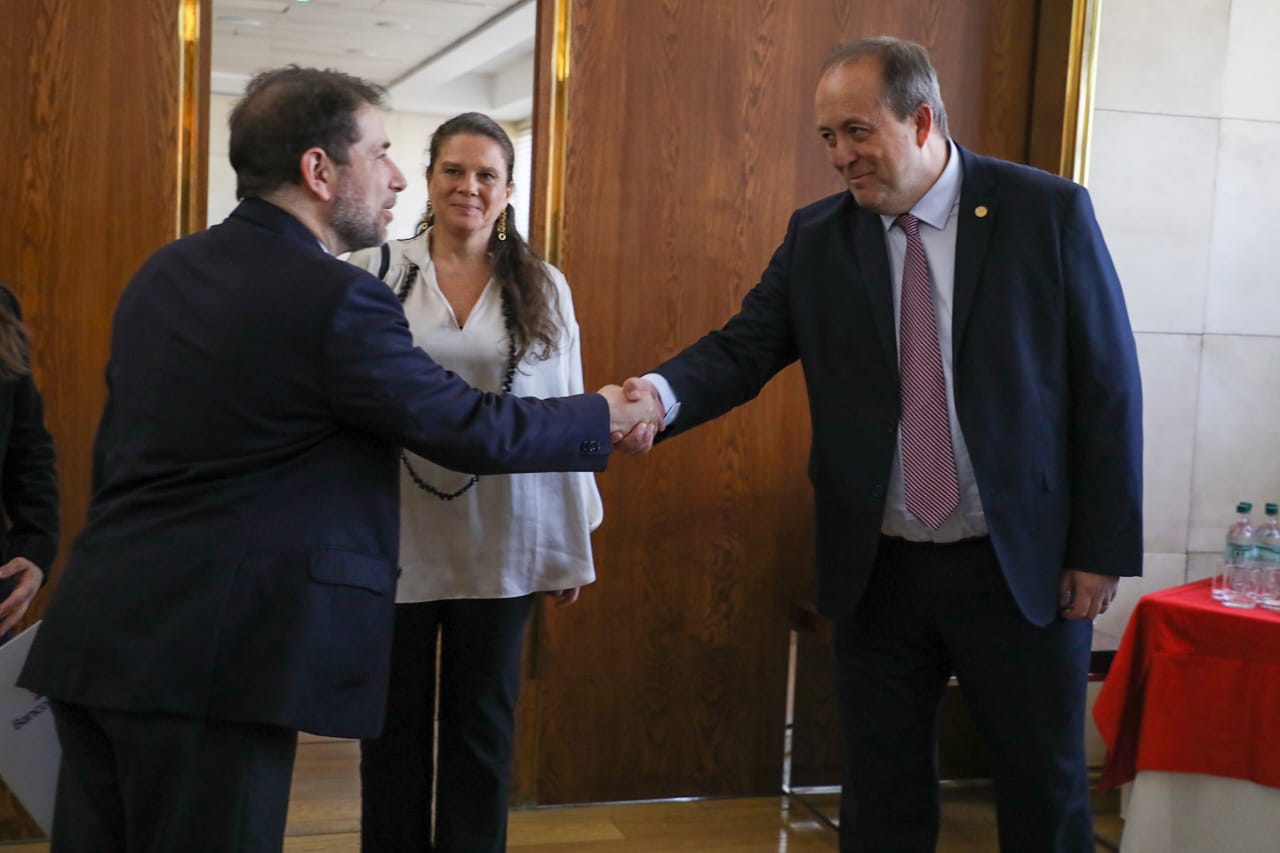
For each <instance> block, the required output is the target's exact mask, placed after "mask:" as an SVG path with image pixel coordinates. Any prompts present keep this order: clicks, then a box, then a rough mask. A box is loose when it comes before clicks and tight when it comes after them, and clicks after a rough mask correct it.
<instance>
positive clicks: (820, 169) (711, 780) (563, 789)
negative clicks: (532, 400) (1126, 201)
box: [517, 0, 1065, 803]
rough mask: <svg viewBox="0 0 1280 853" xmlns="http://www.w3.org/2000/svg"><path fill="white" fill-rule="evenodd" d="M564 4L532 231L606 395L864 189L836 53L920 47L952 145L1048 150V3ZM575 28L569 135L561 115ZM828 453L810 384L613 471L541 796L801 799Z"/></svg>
mask: <svg viewBox="0 0 1280 853" xmlns="http://www.w3.org/2000/svg"><path fill="white" fill-rule="evenodd" d="M558 2H559V3H560V4H561V5H564V4H567V6H565V11H566V12H567V19H566V18H561V19H558V18H557V14H556V11H555V9H556V6H557V2H554V0H544V2H543V4H542V9H541V14H540V33H539V44H538V67H539V71H540V78H539V84H538V98H539V111H538V116H537V120H536V123H535V151H536V152H538V172H539V174H540V176H541V178H547V177H548V176H549V178H550V180H551V181H552V182H553V185H552V187H551V192H550V194H548V187H547V186H545V185H543V184H542V183H541V180H539V181H535V205H534V210H535V214H534V228H533V230H534V234H535V237H536V236H538V235H543V236H547V237H549V238H550V240H549V245H550V246H551V247H552V249H553V254H555V253H558V254H556V257H555V258H553V259H555V260H557V261H558V262H559V264H560V265H561V267H562V268H563V270H564V272H565V273H566V275H567V276H568V279H569V282H570V285H571V286H572V288H573V293H574V299H575V303H576V305H577V312H578V317H579V320H580V322H581V326H582V334H583V354H584V359H585V363H586V375H587V386H588V388H596V387H599V386H600V385H602V384H605V383H607V382H620V381H621V380H622V379H624V378H625V377H627V376H630V375H633V374H639V373H641V372H643V371H645V370H647V369H649V368H651V367H652V366H654V365H655V364H657V363H658V362H659V361H661V360H662V359H663V358H665V357H668V356H670V355H672V354H674V353H676V352H678V351H679V350H680V349H681V348H682V347H683V346H684V345H686V344H687V343H689V342H691V341H693V340H694V339H696V338H697V337H698V336H700V335H702V334H703V333H705V332H706V331H708V330H709V329H711V328H714V327H717V326H719V325H720V324H721V323H723V322H724V320H726V319H727V318H728V317H729V316H730V315H731V314H732V313H733V312H734V311H735V310H736V308H737V306H738V304H739V302H740V300H741V299H742V296H743V295H744V294H745V293H746V292H747V290H748V289H749V288H750V287H751V286H752V285H753V284H754V283H755V282H756V281H757V277H758V275H759V273H760V271H761V270H762V269H763V268H764V265H765V263H766V262H767V260H768V258H769V256H770V254H771V253H772V252H773V250H774V248H775V247H776V246H777V245H778V243H779V242H780V241H781V239H782V236H783V234H784V230H785V227H786V223H787V219H788V217H789V216H790V214H791V212H792V211H793V210H794V209H795V208H797V207H799V206H801V205H804V204H806V203H808V202H810V201H813V200H816V199H818V198H820V197H822V196H825V195H827V194H830V193H832V192H837V191H839V190H841V189H842V188H843V187H842V184H841V182H840V181H839V179H838V177H837V176H836V175H835V174H834V173H833V172H832V171H831V169H830V167H829V166H828V164H827V162H826V157H825V152H824V151H823V149H822V146H821V144H820V142H819V140H818V136H817V133H816V131H815V129H814V120H813V115H812V99H813V90H814V86H815V84H816V82H817V73H818V67H819V65H820V63H821V61H822V60H823V58H825V56H826V55H827V54H828V53H829V52H830V51H831V50H833V49H834V48H835V47H837V46H838V45H839V44H841V43H844V42H846V41H849V40H852V39H854V38H857V37H859V36H863V35H871V34H877V33H893V34H896V35H900V36H903V37H906V38H910V39H913V40H916V41H919V42H922V43H923V44H925V45H926V46H927V47H929V48H930V50H931V52H932V55H933V58H934V61H935V63H936V65H937V67H938V70H939V74H940V77H941V80H942V93H943V97H944V99H945V100H946V103H947V106H948V112H949V114H950V117H951V128H952V133H953V134H954V136H955V137H956V138H957V139H958V140H960V141H961V142H962V143H964V144H965V145H967V146H969V147H971V148H973V149H975V150H977V151H980V152H984V153H989V154H993V155H996V156H1000V157H1005V158H1008V159H1011V160H1018V161H1026V160H1028V158H1029V156H1030V154H1031V141H1030V140H1031V134H1032V127H1033V125H1034V124H1035V121H1036V116H1035V113H1034V110H1033V103H1032V102H1033V89H1034V88H1035V82H1036V80H1035V76H1036V46H1037V36H1038V30H1037V27H1038V25H1039V21H1038V13H1039V9H1038V6H1039V3H1038V2H1037V0H966V2H964V3H957V2H952V0H896V2H892V3H889V2H881V3H866V2H858V0H558ZM558 20H560V22H561V23H565V22H566V20H567V28H566V29H565V34H567V35H568V37H569V49H568V54H567V59H568V65H567V69H568V76H567V79H565V80H564V83H563V88H562V90H561V91H560V94H561V95H563V96H564V97H565V98H566V99H567V100H566V101H565V102H564V107H563V109H564V117H565V121H564V124H563V125H562V126H558V125H557V124H556V121H555V118H556V107H555V105H554V104H552V103H551V99H550V97H549V96H550V95H551V94H552V92H553V90H554V89H555V87H556V85H557V81H556V73H557V69H560V68H563V66H558V65H557V64H556V62H557V56H556V39H555V38H554V33H555V29H556V25H557V21H558ZM1042 53H1043V52H1042ZM1064 53H1065V51H1064ZM1054 118H1055V117H1052V116H1051V117H1050V120H1051V121H1052V120H1054ZM1060 119H1061V115H1060V113H1059V114H1058V115H1057V116H1056V120H1059V121H1060ZM1059 130H1060V127H1059ZM557 134H563V136H562V140H563V146H564V148H563V151H564V155H563V159H560V158H559V157H558V155H557V154H556V150H557V149H556V147H555V143H556V139H555V137H556V135H557ZM1049 136H1052V134H1049ZM1050 147H1052V146H1050ZM561 169H562V172H561V171H560V170H561ZM561 175H562V178H561ZM538 193H541V195H540V196H539V195H537V194H538ZM560 194H562V195H560ZM558 199H559V201H558ZM560 202H562V204H561V203H560ZM548 206H550V207H551V208H552V212H551V214H550V215H548V214H547V212H546V210H547V207H548ZM557 208H558V209H559V214H558V215H559V218H560V222H559V227H557V223H556V222H555V221H554V219H555V218H556V215H557ZM808 441H809V424H808V415H807V407H806V402H805V394H804V388H803V385H802V382H801V376H800V374H799V371H798V369H797V368H796V367H794V366H793V367H792V368H790V369H788V370H787V371H786V372H784V373H783V374H782V375H781V376H779V377H778V378H776V379H775V380H774V381H773V382H772V383H771V384H770V385H769V386H768V387H767V388H766V389H765V391H764V392H763V393H762V394H761V395H760V398H759V399H757V400H756V401H754V402H752V403H750V404H749V405H747V406H745V407H742V408H740V409H738V410H737V411H735V412H733V413H731V414H729V415H727V416H726V417H724V418H721V419H720V420H719V421H717V422H714V423H712V424H708V425H706V426H704V427H702V428H700V429H698V430H695V431H694V432H692V433H690V434H689V435H687V436H682V437H680V438H678V439H676V440H673V441H672V442H670V443H669V444H665V445H663V446H660V447H659V448H658V449H656V450H655V451H654V453H653V454H652V455H651V456H649V457H648V458H645V459H640V460H633V459H629V458H615V459H614V460H612V461H611V463H610V467H609V471H608V472H607V473H605V474H603V475H602V476H601V477H600V483H601V487H602V490H603V493H604V501H605V522H604V525H603V527H602V528H601V529H600V530H599V531H598V532H597V534H596V535H595V538H594V545H595V553H596V564H597V570H598V574H599V580H598V581H597V582H596V583H595V584H594V585H592V586H590V587H588V588H587V589H586V590H584V592H583V595H582V600H581V602H580V603H579V604H578V605H576V606H575V607H573V608H570V609H568V610H563V611H556V612H547V613H544V614H540V616H539V618H538V619H537V620H536V622H537V624H536V625H535V632H534V634H535V636H534V637H533V640H534V644H533V645H534V650H533V654H532V658H533V667H532V671H531V676H532V677H531V678H530V679H529V681H528V683H527V688H526V691H525V694H524V700H523V702H524V704H523V707H522V726H523V728H522V732H521V744H522V748H521V757H520V761H519V762H518V765H517V767H518V779H519V785H518V794H519V796H520V798H522V799H524V800H526V801H536V802H541V803H565V802H584V801H605V800H626V799H639V798H654V797H673V796H684V795H702V796H707V795H720V794H759V793H768V792H776V791H777V790H778V786H779V779H780V772H781V762H782V746H783V740H782V739H783V710H784V700H785V690H786V668H787V652H788V630H789V627H790V613H791V608H792V605H793V603H795V602H797V601H802V600H805V599H807V598H809V597H810V596H811V592H810V584H811V578H812V560H813V547H812V543H811V538H812V500H811V495H810V488H809V484H808V480H807V477H806V471H805V467H806V463H807V452H808ZM815 665H816V666H819V667H820V666H825V661H819V662H818V663H816V664H814V663H813V662H812V661H810V663H809V664H808V666H807V670H808V671H812V670H813V668H814V666H815ZM804 671H806V668H805V667H802V673H803V672H804ZM803 688H804V685H802V690H801V693H802V694H805V693H806V691H805V690H804V689H803ZM810 692H811V691H810ZM818 716H819V717H821V714H819V715H818ZM818 749H819V750H820V747H818ZM829 757H830V756H829V755H815V756H812V758H813V760H814V761H815V762H817V763H821V762H822V761H823V760H826V759H828V758H829Z"/></svg>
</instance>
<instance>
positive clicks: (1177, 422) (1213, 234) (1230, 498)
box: [1088, 0, 1280, 635]
mask: <svg viewBox="0 0 1280 853" xmlns="http://www.w3.org/2000/svg"><path fill="white" fill-rule="evenodd" d="M1101 6H1102V9H1101V20H1100V28H1099V53H1098V71H1097V88H1096V93H1095V100H1094V105H1095V112H1094V116H1093V136H1092V159H1091V167H1090V174H1089V176H1088V186H1089V189H1090V192H1091V193H1092V194H1093V198H1094V202H1095V206H1096V208H1097V212H1098V218H1099V220H1100V222H1101V224H1102V229H1103V232H1104V233H1105V235H1106V238H1107V242H1108V244H1109V246H1110V248H1111V252H1112V255H1113V257H1114V259H1115V262H1116V266H1117V268H1118V269H1119V271H1120V277H1121V280H1122V281H1123V282H1124V287H1125V294H1126V297H1127V299H1128V303H1129V311H1130V314H1131V317H1132V321H1133V327H1134V331H1135V333H1136V335H1137V340H1138V354H1139V358H1140V360H1141V366H1142V379H1143V391H1144V401H1145V415H1144V422H1145V423H1144V427H1145V436H1146V449H1145V463H1144V464H1145V473H1146V490H1145V495H1146V496H1145V507H1144V512H1145V517H1146V519H1145V531H1144V541H1145V546H1146V547H1145V550H1146V559H1145V566H1144V570H1145V576H1144V577H1143V578H1141V579H1135V580H1127V581H1124V582H1122V583H1121V589H1120V596H1119V598H1118V599H1117V602H1116V606H1115V607H1113V608H1112V609H1111V610H1110V611H1109V612H1108V613H1107V614H1106V615H1105V616H1103V617H1101V618H1100V619H1099V620H1098V622H1097V627H1098V629H1099V631H1100V632H1105V633H1110V634H1116V635H1118V634H1119V633H1121V632H1122V631H1123V628H1124V625H1125V623H1126V622H1127V621H1128V618H1129V615H1130V613H1131V612H1132V608H1133V605H1134V603H1135V602H1136V601H1137V599H1138V597H1139V596H1141V595H1142V594H1144V593H1146V592H1151V591H1154V590H1157V589H1163V588H1165V587H1169V586H1174V585H1177V584H1180V583H1183V582H1185V581H1190V580H1195V579H1197V578H1201V577H1205V576H1207V575H1208V574H1209V573H1210V572H1211V571H1212V566H1213V562H1214V560H1215V559H1216V557H1217V556H1218V553H1219V552H1220V549H1221V547H1222V538H1223V535H1224V533H1225V530H1226V526H1227V524H1228V523H1229V522H1230V519H1231V517H1232V514H1233V509H1234V506H1235V503H1236V501H1238V500H1242V499H1243V500H1252V501H1253V503H1254V506H1255V518H1258V517H1260V516H1261V512H1262V504H1263V503H1265V502H1266V501H1278V500H1280V287H1278V286H1277V285H1278V284H1280V264H1278V263H1277V261H1276V259H1275V257H1276V256H1275V251H1276V246H1277V244H1278V243H1280V232H1278V231H1277V230H1276V228H1277V223H1280V86H1277V85H1276V83H1275V80H1276V79H1277V78H1280V52H1278V51H1276V50H1275V42H1276V41H1277V39H1280V4H1277V3H1275V2H1274V0H1104V2H1103V3H1102V4H1101Z"/></svg>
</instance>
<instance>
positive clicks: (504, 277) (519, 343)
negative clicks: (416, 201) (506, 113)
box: [422, 113, 562, 359]
mask: <svg viewBox="0 0 1280 853" xmlns="http://www.w3.org/2000/svg"><path fill="white" fill-rule="evenodd" d="M459 134H471V135H475V136H487V137H489V138H490V139H492V140H493V141H494V142H496V143H498V145H499V146H501V147H502V154H503V159H504V160H506V163H507V186H511V182H512V178H511V172H512V170H513V169H514V168H515V164H516V149H515V146H514V145H512V144H511V137H509V136H507V132H506V131H505V130H503V129H502V126H501V125H499V124H498V123H497V122H496V121H494V120H493V119H491V118H489V117H488V116H487V115H485V114H484V113H462V114H461V115H456V116H454V117H453V118H451V119H449V120H448V121H446V122H445V123H444V124H442V125H440V126H439V127H437V128H436V130H435V133H433V134H431V143H430V146H429V147H428V156H427V174H428V175H430V174H431V170H432V169H433V168H434V167H435V163H436V157H437V156H438V155H439V154H440V148H441V146H443V145H444V143H445V142H446V141H447V140H449V139H450V138H451V137H454V136H458V135H459ZM506 213H507V239H505V240H499V239H498V235H497V229H496V228H495V229H494V233H492V234H490V235H489V256H490V257H491V258H492V259H493V277H494V278H495V279H496V280H497V282H498V285H499V286H500V287H501V288H502V292H503V295H504V296H505V297H506V303H507V304H508V305H510V306H511V307H512V309H513V313H514V317H513V318H512V320H513V323H512V332H513V334H514V336H515V345H516V357H517V359H523V358H524V357H525V355H527V354H529V353H530V352H532V353H533V356H534V358H537V359H547V358H550V357H551V355H552V353H554V352H555V351H556V344H557V341H558V340H559V337H560V335H559V327H560V324H561V321H562V317H561V314H560V301H559V297H558V295H557V293H556V288H555V283H554V282H553V281H552V279H551V274H550V273H549V272H548V271H547V268H546V267H545V266H544V265H543V263H542V262H541V261H540V260H539V258H538V256H537V255H536V254H534V251H533V248H532V247H531V246H530V245H529V243H528V241H527V240H525V239H524V237H523V236H521V234H520V232H519V231H518V230H517V229H516V212H515V208H514V207H512V206H511V205H510V204H508V205H507V210H506ZM431 224H432V214H431V211H430V208H428V211H427V214H426V216H424V217H423V220H422V225H423V226H428V225H431Z"/></svg>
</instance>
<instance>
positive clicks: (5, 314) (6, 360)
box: [0, 284, 31, 380]
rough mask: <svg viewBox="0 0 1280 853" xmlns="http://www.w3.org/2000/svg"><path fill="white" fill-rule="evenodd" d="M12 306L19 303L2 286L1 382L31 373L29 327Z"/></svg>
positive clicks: (0, 316) (0, 320) (0, 313)
mask: <svg viewBox="0 0 1280 853" xmlns="http://www.w3.org/2000/svg"><path fill="white" fill-rule="evenodd" d="M10 304H13V305H14V306H16V305H17V304H18V303H17V301H16V300H15V299H14V297H13V294H12V292H11V291H10V290H9V289H8V288H7V287H5V286H4V285H3V284H0V380H10V379H17V378H18V377H19V376H26V375H27V374H28V373H30V372H31V367H30V365H28V364H27V347H28V345H29V341H30V339H29V337H28V336H27V327H26V326H24V325H22V318H21V317H19V316H18V314H17V313H16V312H15V311H14V310H13V309H12V308H10V307H9V305H10Z"/></svg>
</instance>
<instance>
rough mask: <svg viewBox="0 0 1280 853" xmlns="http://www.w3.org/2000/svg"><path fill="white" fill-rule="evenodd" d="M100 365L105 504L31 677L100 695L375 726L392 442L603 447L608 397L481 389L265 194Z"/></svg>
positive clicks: (393, 494) (100, 494)
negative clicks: (431, 353) (416, 336)
mask: <svg viewBox="0 0 1280 853" xmlns="http://www.w3.org/2000/svg"><path fill="white" fill-rule="evenodd" d="M107 380H108V385H109V399H108V403H107V406H106V410H105V412H104V414H103V418H102V423H101V425H100V428H99V434H98V438H97V442H96V445H95V451H94V478H95V489H94V497H93V501H92V505H91V507H90V513H89V520H88V523H87V526H86V528H85V530H84V532H83V533H82V534H81V536H80V537H79V538H78V539H77V541H76V543H75V546H74V549H73V552H72V555H71V559H70V562H69V564H68V567H67V571H66V574H65V577H64V578H63V580H62V582H61V585H60V588H59V590H58V593H57V595H56V597H55V599H54V601H53V603H52V605H51V607H50V609H49V612H48V615H47V617H46V621H45V625H44V626H43V628H42V630H41V634H40V637H39V638H38V642H37V644H36V646H35V647H34V648H33V650H32V654H31V657H30V658H29V660H28V663H27V666H26V669H25V671H24V673H23V677H22V683H23V684H25V685H26V686H28V687H30V688H32V689H35V690H39V691H41V692H44V693H46V694H48V695H50V696H53V697H55V698H58V699H63V700H65V701H70V702H75V703H79V704H83V705H89V706H94V707H102V708H110V709H117V710H138V711H160V712H172V713H177V714H186V715H196V716H208V717H213V718H217V719H225V720H232V721H243V722H263V723H271V724H276V725H284V726H288V727H291V728H299V729H305V730H308V731H314V732H319V733H324V734H333V735H341V736H347V737H358V736H367V735H371V734H374V733H376V732H377V731H378V729H379V728H380V726H381V719H382V709H383V703H384V698H385V690H386V675H387V672H386V670H387V665H388V656H389V643H390V636H391V635H390V628H391V622H392V613H393V601H394V594H393V593H394V587H395V578H396V564H395V560H396V553H397V537H398V511H399V503H398V501H399V496H398V477H397V471H396V465H397V448H398V447H399V446H400V445H404V446H407V447H409V448H410V449H412V450H413V451H414V452H417V453H420V454H422V455H424V456H427V457H430V458H432V459H433V460H435V461H437V462H440V463H441V464H443V465H446V466H448V467H451V468H455V469H457V470H462V471H474V472H477V473H482V474H483V473H492V472H499V471H531V470H598V469H600V468H603V467H604V464H605V461H606V459H607V453H608V449H609V442H608V418H607V416H606V412H605V410H606V406H605V403H604V401H603V399H602V398H600V397H599V396H596V395H582V396H579V397H574V398H565V399H564V400H561V401H548V402H542V401H522V400H517V399H515V398H511V397H503V396H500V395H492V394H483V393H481V392H478V391H474V390H472V389H471V388H469V387H468V386H467V385H466V384H465V383H463V382H462V381H461V380H459V379H458V378H457V377H455V376H453V375H452V374H450V373H447V372H446V371H444V370H442V369H441V368H440V367H438V366H437V365H436V364H435V363H434V362H432V361H431V360H430V359H429V358H428V357H427V356H426V355H425V354H424V353H422V351H421V350H418V349H415V348H414V346H413V344H412V341H411V339H410V336H409V332H408V328H407V325H406V324H405V322H404V317H403V314H402V312H401V311H400V308H399V305H398V304H397V303H396V302H395V299H394V297H393V296H392V295H391V293H390V291H389V290H388V289H387V288H386V287H385V286H384V285H383V284H382V283H381V282H379V281H378V280H377V279H375V278H374V277H372V276H370V275H369V274H367V273H365V272H364V271H362V270H359V269H357V268H355V267H353V266H350V265H348V264H346V263H343V262H342V261H339V260H337V259H336V258H333V257H330V256H329V255H327V254H326V253H325V252H324V251H323V250H322V249H321V247H320V246H319V244H318V243H317V242H316V240H315V238H314V237H312V236H311V234H310V233H309V232H308V231H307V230H306V229H305V228H303V227H302V226H301V224H300V223H298V222H297V221H296V220H294V219H293V218H292V217H290V216H289V215H287V214H286V213H284V212H283V211H282V210H280V209H278V208H276V207H274V206H272V205H269V204H267V203H265V202H261V201H246V202H244V203H243V204H242V205H241V206H240V207H239V208H238V209H237V210H236V212H235V213H233V215H232V216H231V217H230V218H229V219H228V220H227V221H226V222H225V223H223V224H222V225H219V226H216V227H214V228H212V229H210V230H208V231H206V232H204V233H201V234H197V235H193V236H191V237H188V238H185V239H183V240H180V241H178V242H176V243H173V244H171V245H169V246H167V247H165V248H164V249H162V250H160V251H159V252H157V253H156V255H154V256H153V257H152V258H151V259H150V260H149V261H148V262H147V263H146V264H145V265H144V266H143V268H142V269H141V270H140V271H139V272H138V273H137V275H136V276H135V277H134V279H133V281H132V282H130V284H129V286H128V288H127V289H126V291H125V293H124V295H123V296H122V297H121V300H120V304H119V306H118V308H117V311H116V316H115V322H114V327H113V334H112V352H111V360H110V364H109V366H108V370H107Z"/></svg>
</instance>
